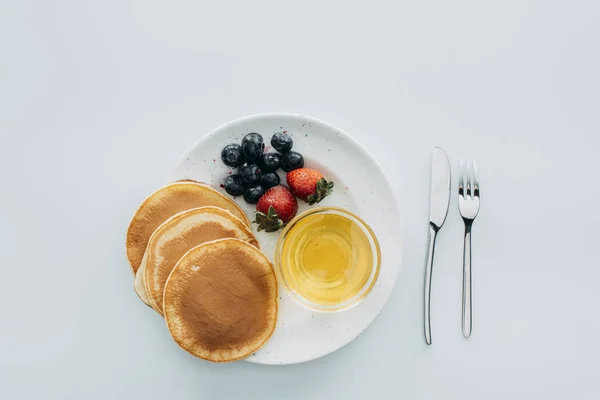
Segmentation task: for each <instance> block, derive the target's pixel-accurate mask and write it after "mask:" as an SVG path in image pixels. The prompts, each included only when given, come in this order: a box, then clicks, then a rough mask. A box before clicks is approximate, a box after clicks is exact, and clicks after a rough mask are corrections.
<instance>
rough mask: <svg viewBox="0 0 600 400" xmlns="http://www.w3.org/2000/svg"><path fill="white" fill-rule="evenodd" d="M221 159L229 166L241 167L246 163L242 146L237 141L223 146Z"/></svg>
mask: <svg viewBox="0 0 600 400" xmlns="http://www.w3.org/2000/svg"><path fill="white" fill-rule="evenodd" d="M221 160H222V161H223V163H224V164H225V165H227V166H229V167H234V168H236V167H239V166H240V165H242V164H243V163H244V157H243V156H242V146H240V145H239V144H236V143H231V144H228V145H227V146H225V147H223V150H221Z"/></svg>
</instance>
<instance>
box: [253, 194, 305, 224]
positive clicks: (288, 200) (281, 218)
mask: <svg viewBox="0 0 600 400" xmlns="http://www.w3.org/2000/svg"><path fill="white" fill-rule="evenodd" d="M297 212H298V200H296V198H295V197H294V195H293V194H292V193H291V192H290V190H289V189H288V188H287V187H286V186H283V185H277V186H274V187H272V188H271V189H269V190H267V191H266V192H265V194H263V195H262V196H261V198H260V199H259V200H258V204H257V205H256V213H255V214H254V216H255V221H254V222H255V223H257V224H258V231H259V232H260V231H263V230H264V231H266V232H275V231H277V230H279V229H280V228H283V227H284V226H285V224H286V223H288V222H290V220H291V219H292V218H294V217H295V216H296V213H297Z"/></svg>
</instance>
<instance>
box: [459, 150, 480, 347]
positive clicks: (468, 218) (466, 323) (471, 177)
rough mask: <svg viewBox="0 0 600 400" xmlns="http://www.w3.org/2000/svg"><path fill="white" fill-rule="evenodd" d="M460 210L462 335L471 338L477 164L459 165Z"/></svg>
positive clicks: (477, 196)
mask: <svg viewBox="0 0 600 400" xmlns="http://www.w3.org/2000/svg"><path fill="white" fill-rule="evenodd" d="M459 169H460V173H459V179H458V210H459V211H460V215H461V217H462V219H463V222H464V223H465V244H464V250H463V295H462V334H463V336H464V337H465V338H468V337H469V336H471V331H472V329H473V298H472V296H471V286H472V285H471V228H472V227H473V221H474V220H475V217H477V214H478V213H479V176H478V174H477V164H476V163H475V160H473V162H472V163H470V162H468V161H467V162H465V161H464V160H463V159H462V158H461V159H460V164H459Z"/></svg>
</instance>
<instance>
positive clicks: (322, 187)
mask: <svg viewBox="0 0 600 400" xmlns="http://www.w3.org/2000/svg"><path fill="white" fill-rule="evenodd" d="M333 186H334V185H333V182H327V180H326V179H325V178H321V179H319V180H318V181H317V188H316V189H315V192H314V193H313V194H311V195H310V196H308V199H307V200H308V205H310V206H312V205H313V204H317V203H320V202H321V200H323V199H324V198H325V197H327V196H329V195H330V194H331V193H333Z"/></svg>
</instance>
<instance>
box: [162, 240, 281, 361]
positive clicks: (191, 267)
mask: <svg viewBox="0 0 600 400" xmlns="http://www.w3.org/2000/svg"><path fill="white" fill-rule="evenodd" d="M164 312H165V319H166V321H167V326H168V328H169V331H170V332H171V335H172V336H173V339H175V341H176V342H177V344H179V346H181V347H182V348H183V349H184V350H186V351H187V352H189V353H190V354H192V355H194V356H196V357H200V358H202V359H205V360H208V361H213V362H227V361H235V360H239V359H242V358H245V357H248V356H249V355H250V354H252V353H254V352H255V351H256V350H258V349H259V348H261V347H262V346H263V345H264V344H265V343H266V341H267V340H268V339H269V338H270V337H271V335H272V333H273V330H274V329H275V323H276V321H277V281H276V278H275V272H274V270H273V267H272V266H271V263H270V262H269V260H268V259H267V257H266V256H265V255H264V254H263V253H262V252H261V251H260V250H258V249H257V248H256V247H254V246H252V245H250V244H248V243H246V242H244V241H241V240H239V239H220V240H215V241H213V242H207V243H204V244H201V245H200V246H197V247H194V248H193V249H191V250H190V251H188V252H187V253H186V254H185V255H184V256H183V257H182V258H181V260H179V262H178V263H177V265H176V266H175V268H174V269H173V272H172V273H171V275H170V276H169V279H168V280H167V284H166V286H165V297H164Z"/></svg>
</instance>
